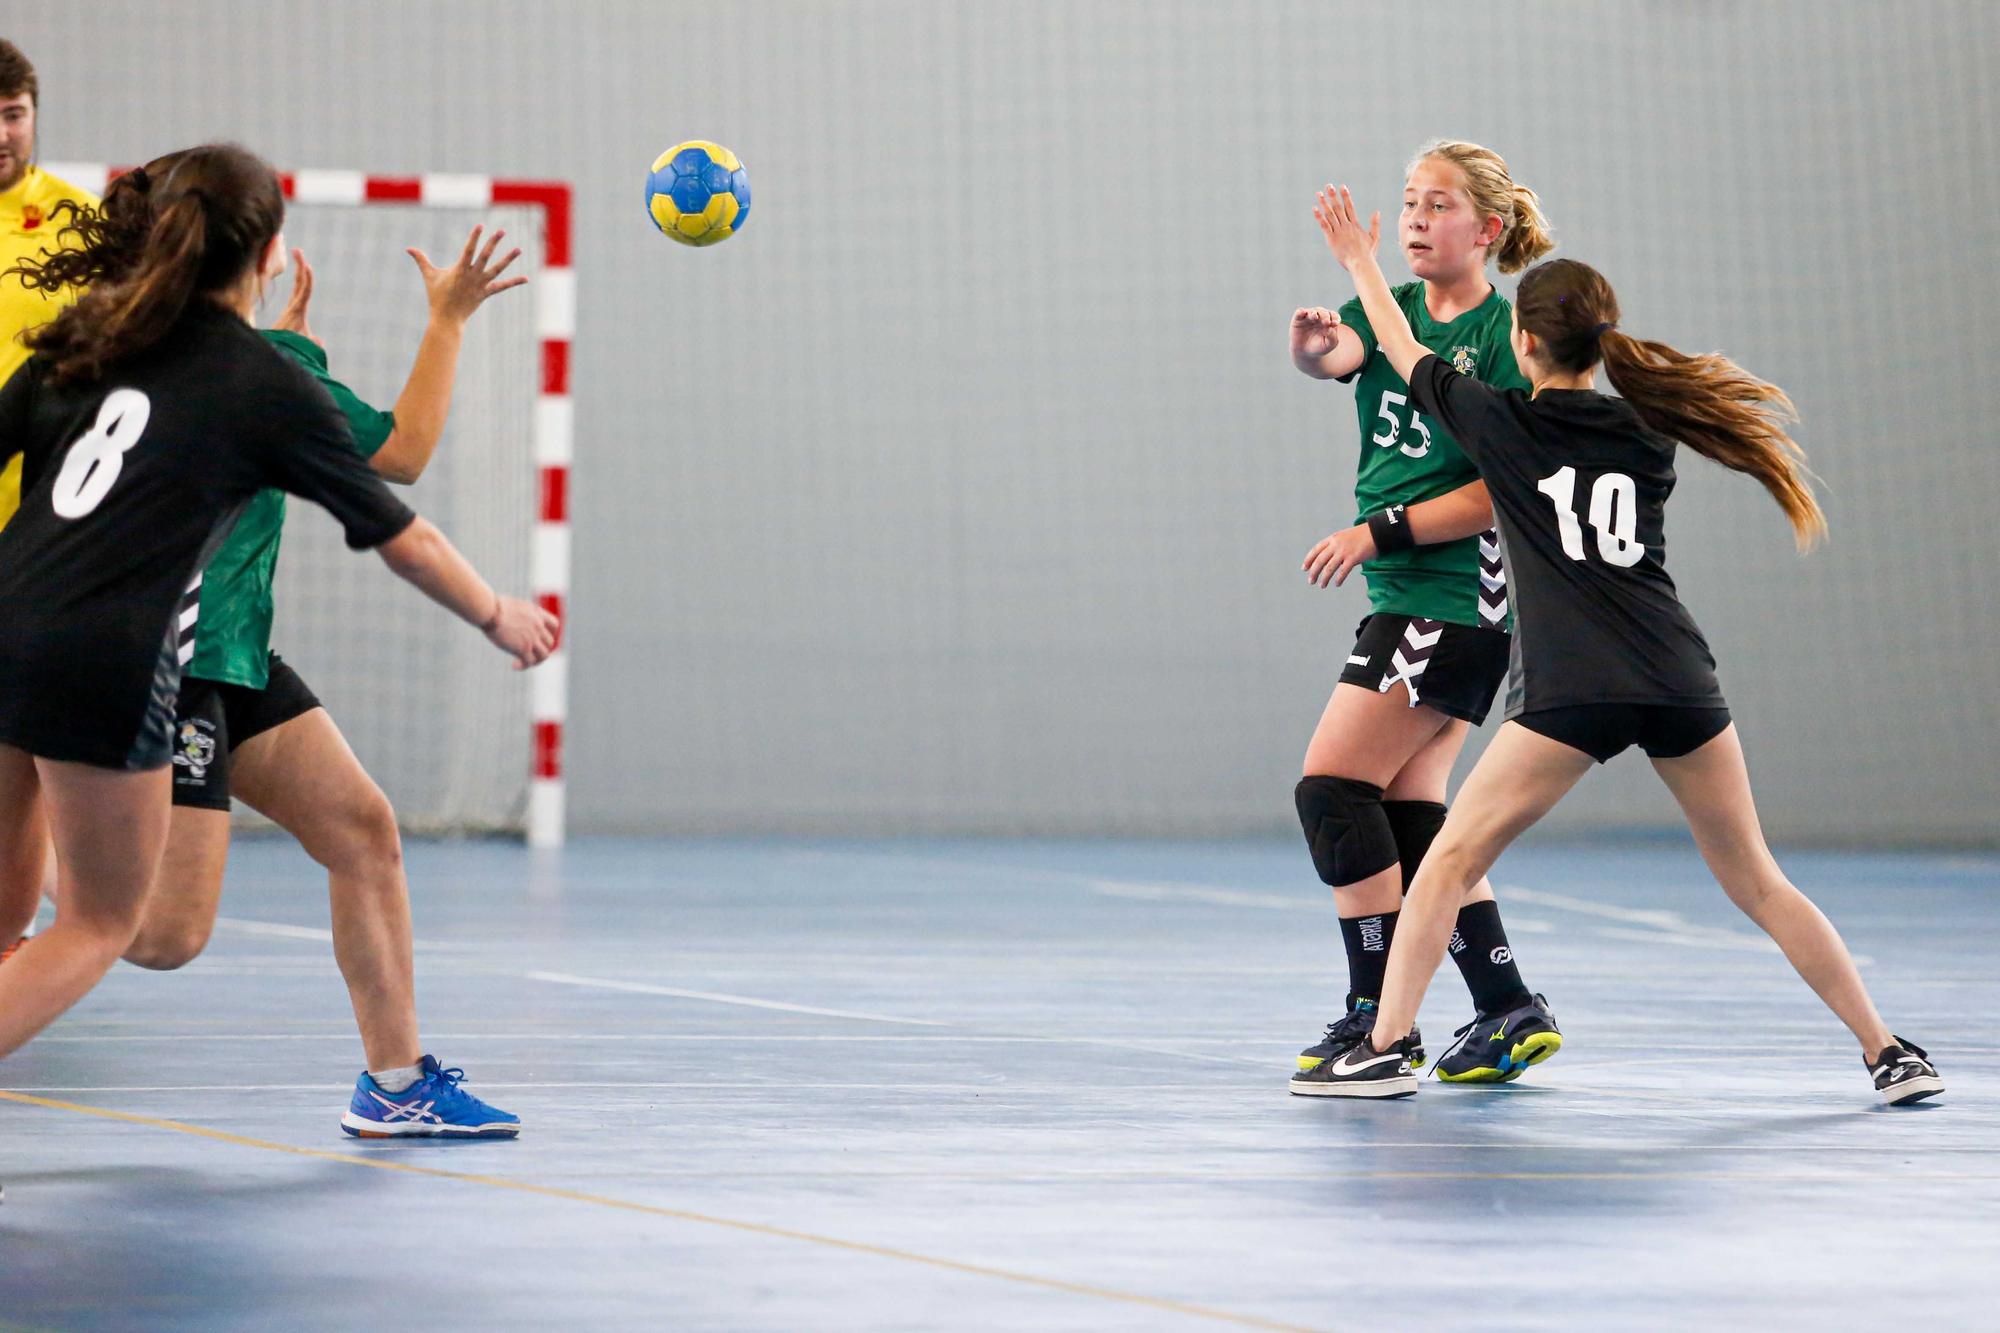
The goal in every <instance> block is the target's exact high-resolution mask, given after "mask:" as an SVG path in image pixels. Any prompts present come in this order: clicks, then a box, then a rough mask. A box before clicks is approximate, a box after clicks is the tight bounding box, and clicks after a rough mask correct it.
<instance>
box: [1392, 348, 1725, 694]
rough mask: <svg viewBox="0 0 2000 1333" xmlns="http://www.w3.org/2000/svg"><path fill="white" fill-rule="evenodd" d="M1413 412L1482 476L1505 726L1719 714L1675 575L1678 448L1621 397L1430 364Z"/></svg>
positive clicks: (1415, 377)
mask: <svg viewBox="0 0 2000 1333" xmlns="http://www.w3.org/2000/svg"><path fill="white" fill-rule="evenodd" d="M1410 400H1411V402H1412V403H1414V404H1416V405H1417V406H1418V407H1419V408H1420V409H1421V410H1422V411H1425V412H1429V413H1431V414H1432V415H1433V416H1435V417H1437V418H1438V419H1439V420H1440V421H1442V422H1444V423H1445V425H1446V427H1447V428H1448V429H1449V430H1450V431H1451V433H1452V435H1453V436H1454V437H1455V438H1456V439H1457V440H1458V442H1459V447H1460V448H1461V449H1463V450H1464V451H1465V454H1466V456H1467V457H1468V458H1470V459H1471V460H1472V461H1473V464H1474V465H1475V466H1476V467H1477V468H1478V469H1479V474H1480V476H1481V477H1482V478H1484V479H1485V481H1486V487H1487V490H1488V491H1489V492H1490V493H1491V495H1492V498H1493V512H1494V514H1495V516H1496V517H1497V518H1498V520H1499V526H1500V537H1501V544H1502V547H1503V548H1504V558H1505V560H1506V565H1507V581H1508V583H1509V585H1510V591H1511V593H1512V595H1513V600H1514V617H1515V627H1514V657H1513V663H1512V669H1511V670H1510V672H1509V676H1508V687H1507V708H1506V715H1507V716H1508V717H1515V716H1517V715H1519V714H1521V713H1524V712H1529V711H1532V710H1536V709H1542V708H1560V707H1568V706H1571V705H1575V704H1593V703H1656V704H1681V705H1691V706H1702V707H1709V706H1715V705H1719V704H1721V703H1722V689H1721V687H1720V686H1719V685H1718V684H1717V682H1716V679H1715V658H1714V655H1713V654H1711V653H1710V652H1709V648H1708V641H1707V640H1706V639H1704V638H1703V637H1702V634H1701V630H1700V629H1699V628H1697V627H1696V625H1695V623H1694V618H1693V617H1692V616H1690V615H1689V614H1688V612H1687V608H1685V607H1684V606H1682V605H1681V601H1680V596H1679V594H1678V593H1677V592H1676V591H1675V589H1674V581H1673V579H1672V578H1670V577H1668V575H1667V567H1666V502H1667V497H1668V496H1669V495H1670V494H1672V493H1673V489H1674V442H1673V441H1672V440H1670V439H1667V438H1666V437H1665V436H1663V435H1660V434H1659V433H1657V432H1655V431H1653V430H1650V429H1648V428H1647V427H1646V425H1645V423H1643V422H1642V421H1640V419H1639V415H1638V413H1637V412H1635V411H1633V409H1632V406H1631V405H1630V404H1629V403H1627V402H1625V401H1624V400H1623V399H1621V398H1613V397H1608V396H1606V395H1604V394H1600V393H1593V392H1589V391H1586V390H1576V389H1544V390H1543V391H1542V392H1541V393H1540V394H1538V395H1536V396H1534V397H1530V396H1529V395H1528V394H1526V393H1523V392H1521V391H1520V390H1518V389H1495V388H1492V387H1490V386H1488V385H1485V384H1481V383H1479V382H1478V381H1477V380H1474V379H1472V378H1470V377H1469V376H1466V375H1461V374H1459V373H1458V372H1457V371H1455V370H1453V369H1452V368H1451V366H1450V365H1448V364H1447V363H1446V362H1444V361H1443V360H1442V359H1440V358H1438V357H1435V356H1427V357H1425V358H1423V359H1422V360H1421V361H1419V362H1417V364H1416V366H1415V368H1414V369H1413V370H1412V372H1411V375H1410Z"/></svg>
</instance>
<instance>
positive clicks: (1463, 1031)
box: [1431, 1013, 1493, 1078]
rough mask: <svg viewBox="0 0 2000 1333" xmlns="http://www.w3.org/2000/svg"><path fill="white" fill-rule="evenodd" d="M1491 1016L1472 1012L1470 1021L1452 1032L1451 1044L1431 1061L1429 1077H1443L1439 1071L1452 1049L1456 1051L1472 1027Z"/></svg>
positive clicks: (1463, 1043)
mask: <svg viewBox="0 0 2000 1333" xmlns="http://www.w3.org/2000/svg"><path fill="white" fill-rule="evenodd" d="M1492 1017H1493V1015H1491V1014H1484V1013H1480V1014H1474V1015H1473V1016H1472V1021H1471V1022H1470V1023H1467V1024H1466V1025H1465V1026H1463V1027H1461V1028H1459V1029H1458V1030H1457V1031H1455V1032H1453V1033H1452V1034H1451V1045H1449V1046H1447V1047H1445V1048H1444V1052H1443V1054H1441V1055H1439V1056H1438V1058H1437V1059H1435V1060H1433V1061H1431V1077H1432V1078H1442V1077H1444V1076H1443V1074H1441V1073H1440V1072H1439V1071H1440V1070H1442V1069H1443V1068H1444V1062H1445V1061H1447V1060H1449V1059H1451V1054H1452V1052H1453V1051H1456V1050H1457V1049H1458V1048H1459V1047H1461V1046H1463V1045H1465V1039H1466V1037H1467V1036H1468V1035H1470V1033H1471V1032H1472V1029H1474V1028H1476V1027H1478V1026H1479V1025H1480V1024H1481V1023H1484V1022H1487V1021H1489V1020H1490V1019H1492Z"/></svg>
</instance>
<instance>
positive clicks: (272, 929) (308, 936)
mask: <svg viewBox="0 0 2000 1333" xmlns="http://www.w3.org/2000/svg"><path fill="white" fill-rule="evenodd" d="M215 924H216V925H218V926H220V927H223V928H224V929H227V930H233V931H235V932H236V933H238V934H239V935H262V936H264V937H266V938H268V939H279V940H311V941H313V942H314V943H316V944H332V943H333V932H332V931H330V930H327V929H326V928H325V927H323V926H293V925H288V924H286V923H285V922H282V921H251V920H249V919H248V918H246V917H240V916H219V917H217V918H215ZM410 947H411V948H412V949H413V950H415V951H416V952H417V953H432V952H441V953H462V952H465V951H466V950H468V949H472V948H476V947H477V946H475V945H469V944H461V943H457V942H450V943H444V944H432V943H429V942H426V941H423V940H413V941H411V944H410Z"/></svg>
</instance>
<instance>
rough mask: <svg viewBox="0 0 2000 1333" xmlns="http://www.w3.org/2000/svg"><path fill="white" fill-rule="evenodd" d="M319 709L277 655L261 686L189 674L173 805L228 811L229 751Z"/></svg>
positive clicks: (180, 713) (177, 722)
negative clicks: (257, 687)
mask: <svg viewBox="0 0 2000 1333" xmlns="http://www.w3.org/2000/svg"><path fill="white" fill-rule="evenodd" d="M318 707H319V700H318V699H317V698H315V697H313V692H312V690H311V689H309V688H308V687H307V686H306V683H305V682H304V681H303V680H301V679H299V673H298V672H296V671H294V670H292V668H291V666H290V665H289V664H287V663H286V661H285V659H284V658H282V657H280V656H278V655H277V654H276V653H272V654H271V662H270V679H269V680H267V681H266V682H265V683H264V688H263V689H261V690H253V689H251V688H250V687H249V686H247V685H225V684H222V683H221V682H219V681H213V680H200V679H198V678H196V677H194V676H189V677H187V678H186V679H185V680H183V681H182V682H181V701H180V707H179V709H178V710H177V711H176V712H175V714H174V804H175V805H185V806H192V807H194V808H195V809H198V810H227V809H228V808H229V753H230V751H231V750H233V749H235V748H236V747H237V746H239V745H241V744H243V742H245V741H247V740H249V739H250V738H251V737H252V736H256V735H260V734H262V733H263V732H266V731H269V730H270V729H271V728H272V727H275V726H278V725H279V724H280V723H284V722H290V721H291V720H292V719H293V718H295V717H297V716H299V715H300V714H301V713H309V712H311V711H312V710H313V709H315V708H318Z"/></svg>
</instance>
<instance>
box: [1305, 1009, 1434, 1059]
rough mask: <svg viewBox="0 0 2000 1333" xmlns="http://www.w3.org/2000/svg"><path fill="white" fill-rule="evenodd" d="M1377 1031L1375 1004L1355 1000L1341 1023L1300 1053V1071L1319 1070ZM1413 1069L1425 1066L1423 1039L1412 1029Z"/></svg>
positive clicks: (1327, 1026) (1336, 1024)
mask: <svg viewBox="0 0 2000 1333" xmlns="http://www.w3.org/2000/svg"><path fill="white" fill-rule="evenodd" d="M1374 1030H1375V1001H1373V1000H1356V1001H1355V1002H1354V1007H1353V1008H1352V1009H1349V1010H1348V1011H1347V1012H1346V1013H1344V1014H1342V1015H1341V1016H1340V1019H1339V1021H1337V1022H1333V1023H1328V1024H1327V1025H1326V1035H1325V1036H1323V1037H1321V1038H1320V1039H1319V1040H1318V1041H1317V1042H1315V1043H1314V1044H1313V1045H1311V1046H1308V1047H1306V1048H1305V1049H1304V1050H1303V1051H1300V1052H1299V1068H1300V1069H1317V1068H1318V1067H1319V1066H1320V1064H1321V1062H1322V1061H1326V1060H1331V1059H1332V1058H1333V1057H1334V1056H1336V1055H1339V1054H1340V1053H1341V1052H1342V1051H1344V1050H1346V1049H1347V1048H1348V1047H1349V1046H1352V1045H1353V1044H1354V1042H1355V1041H1356V1040H1357V1039H1358V1038H1361V1037H1365V1036H1367V1035H1368V1034H1369V1033H1371V1032H1373V1031H1374ZM1410 1067H1411V1068H1412V1069H1422V1068H1423V1067H1424V1037H1423V1034H1422V1033H1421V1032H1419V1031H1417V1029H1415V1028H1411V1029H1410Z"/></svg>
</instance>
